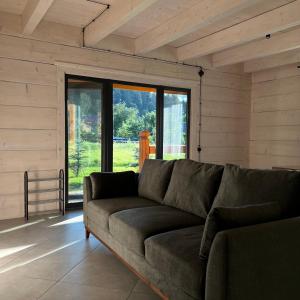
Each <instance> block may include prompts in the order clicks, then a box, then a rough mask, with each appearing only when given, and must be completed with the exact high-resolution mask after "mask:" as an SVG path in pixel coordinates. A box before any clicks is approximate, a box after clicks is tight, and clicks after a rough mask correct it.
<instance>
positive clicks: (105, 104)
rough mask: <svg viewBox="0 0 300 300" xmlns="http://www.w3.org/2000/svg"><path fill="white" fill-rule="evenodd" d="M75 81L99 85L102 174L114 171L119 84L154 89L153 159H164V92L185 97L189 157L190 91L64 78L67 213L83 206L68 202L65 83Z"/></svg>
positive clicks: (188, 152)
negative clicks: (115, 101)
mask: <svg viewBox="0 0 300 300" xmlns="http://www.w3.org/2000/svg"><path fill="white" fill-rule="evenodd" d="M69 79H78V80H86V81H93V82H97V83H100V84H101V86H102V103H101V117H102V124H105V126H101V136H102V143H101V171H103V172H112V170H113V85H114V84H122V85H130V86H141V87H148V88H154V89H156V155H155V157H156V158H157V159H162V158H163V134H164V133H163V127H164V123H163V122H164V118H163V113H164V92H165V91H174V92H176V91H177V92H184V93H186V95H187V120H186V122H187V130H186V135H187V138H186V158H189V154H190V127H191V124H190V109H191V89H188V88H178V87H172V86H165V85H155V84H145V83H138V82H131V81H121V80H114V79H104V78H97V77H89V76H81V75H73V74H65V193H66V198H65V199H66V209H67V210H69V209H78V208H82V206H83V203H82V202H78V203H69V202H68V195H69V191H68V176H69V174H68V170H69V166H68V80H69Z"/></svg>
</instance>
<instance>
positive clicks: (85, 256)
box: [0, 212, 159, 300]
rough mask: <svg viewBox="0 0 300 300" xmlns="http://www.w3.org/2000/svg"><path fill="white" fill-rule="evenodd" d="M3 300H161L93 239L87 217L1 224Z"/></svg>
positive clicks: (0, 288) (51, 217)
mask: <svg viewBox="0 0 300 300" xmlns="http://www.w3.org/2000/svg"><path fill="white" fill-rule="evenodd" d="M0 299H1V300H31V299H42V300H56V299H59V300H63V299H67V300H69V299H70V300H71V299H72V300H83V299H84V300H96V299H97V300H99V299H103V300H123V299H128V300H157V299H159V297H158V296H156V295H155V294H154V293H153V292H152V290H150V289H149V288H148V287H147V286H145V285H144V284H143V283H142V282H141V281H140V280H139V279H138V278H137V277H136V276H135V275H134V274H133V273H131V272H130V271H129V270H128V269H127V268H126V267H125V266H124V265H123V264H122V263H121V262H120V261H119V260H118V259H116V258H115V257H114V256H113V255H112V254H111V253H110V251H109V250H107V249H106V248H105V247H104V246H103V245H102V244H101V243H100V242H99V241H98V240H97V239H95V238H94V237H93V236H92V235H91V236H90V239H89V240H86V239H85V232H84V226H83V222H82V212H71V213H68V214H66V215H65V216H64V217H62V216H60V215H58V214H52V215H44V216H39V217H32V218H31V219H30V220H29V221H28V222H27V223H26V222H24V220H23V219H14V220H5V221H0Z"/></svg>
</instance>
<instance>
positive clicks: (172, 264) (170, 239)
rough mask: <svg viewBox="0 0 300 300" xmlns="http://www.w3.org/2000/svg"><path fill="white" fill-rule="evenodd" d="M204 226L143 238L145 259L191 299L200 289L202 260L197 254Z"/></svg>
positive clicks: (198, 296)
mask: <svg viewBox="0 0 300 300" xmlns="http://www.w3.org/2000/svg"><path fill="white" fill-rule="evenodd" d="M203 229H204V226H202V225H201V226H193V227H188V228H183V229H179V230H174V231H170V232H165V233H161V234H158V235H155V236H152V237H150V238H148V239H146V240H145V257H146V260H147V262H148V263H149V264H150V265H151V266H152V267H154V268H155V269H157V270H158V271H159V272H160V273H161V274H163V275H164V276H165V278H166V280H168V281H171V282H172V284H174V285H176V286H177V287H179V288H181V289H183V290H184V291H185V292H186V293H187V294H189V295H190V296H192V297H194V298H195V299H202V298H201V296H202V295H203V292H204V276H205V264H204V263H203V261H201V260H200V258H199V247H200V243H201V238H202V234H203Z"/></svg>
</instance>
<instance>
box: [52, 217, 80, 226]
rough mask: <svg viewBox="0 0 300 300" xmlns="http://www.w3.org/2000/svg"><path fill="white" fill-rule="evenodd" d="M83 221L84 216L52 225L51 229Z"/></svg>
mask: <svg viewBox="0 0 300 300" xmlns="http://www.w3.org/2000/svg"><path fill="white" fill-rule="evenodd" d="M82 221H83V215H80V216H77V217H74V218H71V219H68V220H65V221H62V222H59V223H56V224H53V225H50V226H49V227H56V226H62V225H68V224H73V223H82Z"/></svg>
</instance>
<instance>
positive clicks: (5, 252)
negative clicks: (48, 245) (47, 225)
mask: <svg viewBox="0 0 300 300" xmlns="http://www.w3.org/2000/svg"><path fill="white" fill-rule="evenodd" d="M35 245H36V244H30V245H24V246H17V247H9V248H4V249H0V258H3V257H6V256H9V255H12V254H15V253H17V252H20V251H22V250H25V249H28V248H30V247H33V246H35Z"/></svg>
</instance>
